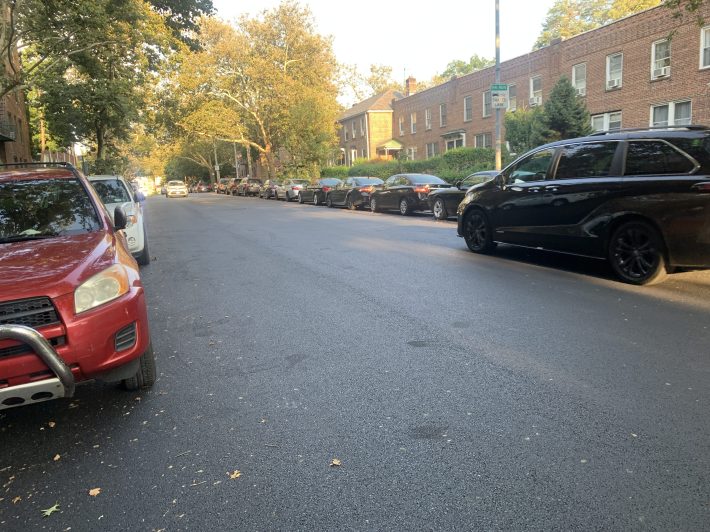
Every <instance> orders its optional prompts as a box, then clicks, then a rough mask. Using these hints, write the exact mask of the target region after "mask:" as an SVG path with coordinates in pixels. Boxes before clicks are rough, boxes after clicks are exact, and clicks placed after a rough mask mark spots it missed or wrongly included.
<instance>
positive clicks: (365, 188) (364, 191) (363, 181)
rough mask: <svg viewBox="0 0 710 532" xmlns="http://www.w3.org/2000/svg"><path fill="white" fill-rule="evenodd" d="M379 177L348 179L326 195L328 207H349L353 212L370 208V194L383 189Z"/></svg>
mask: <svg viewBox="0 0 710 532" xmlns="http://www.w3.org/2000/svg"><path fill="white" fill-rule="evenodd" d="M383 184H384V181H382V179H380V178H379V177H348V178H347V179H346V180H345V181H343V183H341V184H340V185H338V186H337V187H335V188H334V189H331V190H330V191H329V192H328V193H327V194H326V195H325V204H326V205H327V206H328V207H347V208H348V209H350V210H351V211H354V210H356V209H369V208H370V194H372V193H373V192H374V191H375V189H377V188H379V187H381V186H382V185H383Z"/></svg>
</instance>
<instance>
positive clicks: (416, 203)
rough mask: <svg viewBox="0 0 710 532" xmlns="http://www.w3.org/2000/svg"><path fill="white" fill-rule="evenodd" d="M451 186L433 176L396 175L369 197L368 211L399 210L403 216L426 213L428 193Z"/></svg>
mask: <svg viewBox="0 0 710 532" xmlns="http://www.w3.org/2000/svg"><path fill="white" fill-rule="evenodd" d="M452 186H453V185H450V184H449V183H447V182H446V181H444V180H443V179H441V178H439V177H436V176H435V175H429V174H396V175H393V176H391V177H388V178H387V180H386V181H385V184H384V185H383V186H382V188H380V189H378V190H375V191H374V192H373V193H372V194H371V195H370V210H372V212H380V211H387V210H399V212H400V214H403V215H408V214H411V213H412V212H414V211H428V210H429V202H428V201H427V198H428V196H429V193H430V192H431V191H432V190H435V189H437V188H449V187H452Z"/></svg>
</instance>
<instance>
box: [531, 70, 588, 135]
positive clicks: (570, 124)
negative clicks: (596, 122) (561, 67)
mask: <svg viewBox="0 0 710 532" xmlns="http://www.w3.org/2000/svg"><path fill="white" fill-rule="evenodd" d="M544 107H545V112H544V115H543V117H544V122H543V123H544V126H545V129H546V131H544V132H543V135H544V136H545V137H546V138H545V141H547V142H552V141H554V140H561V139H569V138H573V137H581V136H584V135H588V134H589V133H591V131H592V128H591V125H590V118H589V112H588V111H587V108H586V106H585V105H584V100H582V99H581V98H579V97H578V96H577V91H576V90H575V88H574V87H573V86H572V83H570V81H569V80H568V79H567V78H566V77H565V76H562V77H561V78H560V79H559V81H558V82H557V83H555V86H554V87H553V88H552V92H551V93H550V97H549V98H548V99H547V101H546V102H545V106H544Z"/></svg>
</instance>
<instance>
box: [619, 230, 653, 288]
mask: <svg viewBox="0 0 710 532" xmlns="http://www.w3.org/2000/svg"><path fill="white" fill-rule="evenodd" d="M613 257H614V261H615V262H616V266H617V268H618V269H619V271H620V272H621V273H623V274H624V275H625V276H626V277H628V278H629V279H644V278H646V277H648V276H649V275H651V274H652V273H653V272H654V271H655V270H656V269H657V268H658V261H659V260H660V252H659V251H658V248H657V247H656V244H655V242H654V239H653V237H652V235H651V234H649V232H648V231H646V230H644V229H643V227H639V226H634V227H629V228H627V229H626V230H625V231H623V232H621V233H619V234H618V235H616V240H615V241H614V248H613Z"/></svg>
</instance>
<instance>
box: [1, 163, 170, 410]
mask: <svg viewBox="0 0 710 532" xmlns="http://www.w3.org/2000/svg"><path fill="white" fill-rule="evenodd" d="M125 226H126V217H125V215H124V213H123V211H122V209H121V207H120V206H119V207H116V208H115V210H114V221H113V222H112V220H111V217H109V215H108V213H107V212H106V209H105V208H104V207H103V205H102V204H101V200H100V199H99V196H98V195H97V194H96V191H95V190H94V189H93V188H92V187H91V185H90V184H89V182H88V180H87V179H86V178H85V177H84V176H83V175H82V174H81V173H79V172H78V171H77V170H75V169H74V168H73V167H72V166H70V165H66V164H57V163H55V164H51V165H50V164H47V163H43V164H31V163H25V165H24V166H23V167H20V166H19V165H7V166H4V167H0V271H2V275H0V409H5V408H11V407H14V406H20V405H27V404H32V403H37V402H40V401H46V400H49V399H56V398H60V397H71V396H72V395H73V394H74V389H75V385H76V384H79V383H81V382H86V381H89V380H93V379H96V380H102V381H107V382H115V381H122V382H123V384H124V386H125V387H126V388H128V389H130V390H137V389H139V388H147V387H150V386H152V384H153V382H154V381H155V376H156V369H155V359H154V356H153V350H152V347H151V343H150V332H149V329H148V315H147V311H146V304H145V293H144V290H143V285H142V283H141V278H140V274H139V272H138V264H136V261H135V260H134V259H133V257H132V256H131V254H130V252H129V250H128V245H127V243H126V239H125V236H124V235H123V233H122V230H123V229H124V228H125Z"/></svg>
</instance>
